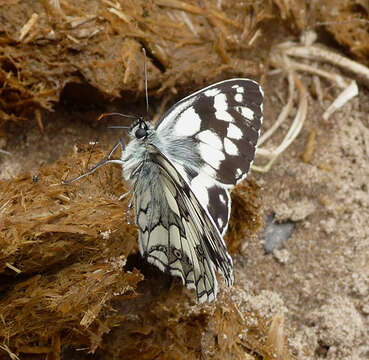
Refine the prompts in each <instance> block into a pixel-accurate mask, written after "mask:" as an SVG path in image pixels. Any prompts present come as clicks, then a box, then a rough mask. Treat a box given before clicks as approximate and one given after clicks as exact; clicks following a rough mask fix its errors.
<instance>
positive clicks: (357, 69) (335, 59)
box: [284, 44, 369, 85]
mask: <svg viewBox="0 0 369 360" xmlns="http://www.w3.org/2000/svg"><path fill="white" fill-rule="evenodd" d="M284 53H285V54H287V55H290V56H296V57H303V58H307V59H314V60H319V61H323V62H327V63H330V64H333V65H335V66H339V67H340V68H342V69H344V70H346V71H349V72H350V73H354V74H355V75H357V76H358V77H359V78H361V79H362V80H363V81H364V82H365V83H366V84H367V85H369V69H368V68H367V67H366V66H364V65H362V64H360V63H358V62H356V61H353V60H350V59H348V58H346V57H344V56H342V55H339V54H337V53H336V52H333V51H330V50H328V49H325V48H322V47H321V46H318V45H311V46H302V45H297V44H295V45H294V46H291V45H290V46H288V47H286V48H285V49H284Z"/></svg>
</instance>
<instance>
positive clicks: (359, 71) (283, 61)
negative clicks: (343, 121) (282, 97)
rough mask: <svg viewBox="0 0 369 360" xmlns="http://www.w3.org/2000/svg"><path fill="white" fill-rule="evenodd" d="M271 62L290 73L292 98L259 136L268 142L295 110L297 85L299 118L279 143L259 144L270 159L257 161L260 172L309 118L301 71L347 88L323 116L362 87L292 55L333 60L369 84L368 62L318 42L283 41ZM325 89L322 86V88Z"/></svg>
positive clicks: (289, 94) (334, 63)
mask: <svg viewBox="0 0 369 360" xmlns="http://www.w3.org/2000/svg"><path fill="white" fill-rule="evenodd" d="M272 55H273V56H272V58H271V64H272V65H273V66H274V67H275V68H276V70H277V71H282V72H284V73H285V74H286V75H287V79H288V84H289V91H288V101H287V104H286V105H285V106H284V107H283V109H282V111H281V113H280V114H279V116H278V118H277V120H276V121H275V122H274V124H273V125H272V126H271V127H270V129H268V130H267V131H266V132H265V133H264V134H263V135H262V136H261V137H260V140H259V144H258V145H259V146H260V145H262V144H264V143H265V141H267V140H268V139H270V138H271V137H272V136H273V134H274V133H275V132H276V130H277V129H279V128H280V127H281V125H282V124H283V123H284V122H285V120H286V119H287V118H288V116H289V115H290V113H291V110H292V105H293V99H294V97H295V88H297V90H298V92H297V96H298V102H299V103H298V110H297V113H296V115H295V118H294V120H293V122H292V124H291V126H290V128H289V130H288V132H287V134H286V136H285V137H284V139H283V140H282V142H281V143H280V145H279V146H277V147H271V148H262V147H261V148H258V149H257V151H256V153H257V154H258V155H260V156H263V157H265V158H267V159H269V162H268V163H267V164H266V165H265V166H256V165H253V166H252V168H253V170H255V171H259V172H267V171H268V170H269V169H270V168H271V167H272V165H273V163H274V162H275V160H276V159H277V158H278V156H279V155H280V154H282V153H283V152H284V151H285V150H286V149H287V147H288V146H289V145H291V143H292V142H293V141H294V140H295V139H296V137H297V136H298V134H299V133H300V131H301V129H302V126H303V124H304V122H305V119H306V116H307V107H308V102H307V90H306V88H305V86H304V85H303V83H302V82H301V80H300V77H299V76H298V74H297V72H299V71H304V72H308V73H311V74H314V76H316V79H315V83H317V81H318V79H319V78H317V77H318V76H319V77H323V78H325V79H327V80H329V81H331V82H333V83H334V84H335V85H337V86H338V87H339V88H341V89H343V91H342V92H341V93H340V95H339V96H338V97H337V98H336V99H335V100H334V101H333V103H332V104H331V105H330V106H329V107H328V109H327V110H326V111H325V112H324V114H323V119H324V120H327V119H328V118H329V116H330V115H332V114H333V112H334V111H336V110H337V109H339V108H341V107H342V106H343V105H344V104H345V103H346V102H348V101H349V100H350V99H352V98H353V97H355V96H356V95H357V94H358V87H357V84H356V82H355V81H350V80H348V79H346V78H344V77H343V76H341V75H339V74H336V73H333V72H330V71H326V70H322V69H320V68H318V67H317V65H314V64H303V63H299V62H297V61H296V60H294V59H291V56H292V57H303V58H308V59H313V60H316V61H324V62H328V63H331V64H333V65H336V66H340V67H341V68H343V69H345V70H347V71H350V72H353V73H355V74H356V75H357V76H358V77H360V78H361V79H364V80H365V82H367V83H368V84H369V69H368V68H366V67H365V66H363V65H361V64H359V63H356V62H355V61H352V60H349V59H347V58H345V57H343V56H341V55H338V54H336V53H334V52H332V51H329V50H327V49H324V48H322V47H320V46H318V45H308V46H304V45H298V44H296V43H291V42H287V43H283V44H280V45H278V46H277V47H276V48H275V49H274V51H273V52H272ZM320 91H321V90H320Z"/></svg>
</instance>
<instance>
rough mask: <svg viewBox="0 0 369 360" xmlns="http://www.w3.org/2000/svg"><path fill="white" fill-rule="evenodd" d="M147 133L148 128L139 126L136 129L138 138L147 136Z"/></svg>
mask: <svg viewBox="0 0 369 360" xmlns="http://www.w3.org/2000/svg"><path fill="white" fill-rule="evenodd" d="M146 135H147V131H146V129H143V128H138V129H137V130H136V133H135V136H136V138H137V139H142V138H143V137H145V136H146Z"/></svg>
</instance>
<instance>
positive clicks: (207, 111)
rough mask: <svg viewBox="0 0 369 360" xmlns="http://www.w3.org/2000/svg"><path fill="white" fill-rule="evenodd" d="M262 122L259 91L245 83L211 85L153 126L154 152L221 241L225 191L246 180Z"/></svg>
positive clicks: (227, 211)
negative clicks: (205, 214) (178, 177)
mask: <svg viewBox="0 0 369 360" xmlns="http://www.w3.org/2000/svg"><path fill="white" fill-rule="evenodd" d="M262 121H263V91H262V89H261V87H260V86H259V85H258V83H257V82H255V81H253V80H250V79H230V80H225V81H222V82H220V83H216V84H213V85H211V86H208V87H207V88H204V89H202V90H200V91H197V92H195V93H194V94H192V95H190V96H188V97H186V98H184V99H182V100H181V101H179V102H178V103H176V104H175V105H174V106H173V107H172V108H171V109H169V110H168V111H167V113H166V114H165V115H164V116H163V117H162V118H161V120H160V121H159V123H158V125H157V127H156V131H157V134H158V137H159V139H160V142H161V144H160V145H158V148H160V149H161V151H163V152H164V153H165V154H166V156H167V157H168V159H169V160H170V161H172V162H173V163H174V164H175V165H176V168H177V170H178V171H179V172H180V173H181V175H182V176H183V177H184V178H185V179H186V180H187V182H188V183H189V185H190V187H191V189H192V190H193V192H194V193H195V195H196V196H197V198H198V199H199V201H200V202H201V204H202V205H203V206H204V207H205V208H207V209H208V211H209V213H210V215H211V216H212V218H213V219H214V222H215V224H216V225H217V227H218V229H219V231H220V232H221V234H222V235H224V234H225V232H226V230H227V225H228V221H229V216H230V209H231V201H230V197H229V193H228V191H227V189H228V188H231V187H233V186H234V185H235V184H237V183H238V182H240V181H241V180H243V179H245V178H246V175H247V173H248V171H249V169H250V167H251V165H252V162H253V159H254V155H255V150H256V145H257V141H258V138H259V135H260V129H261V124H262Z"/></svg>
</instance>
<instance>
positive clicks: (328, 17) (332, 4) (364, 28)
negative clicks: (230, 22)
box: [273, 0, 369, 65]
mask: <svg viewBox="0 0 369 360" xmlns="http://www.w3.org/2000/svg"><path fill="white" fill-rule="evenodd" d="M273 2H274V3H275V4H276V5H277V7H278V9H279V11H280V17H281V18H282V19H283V20H284V21H286V24H287V25H288V26H289V27H291V28H293V29H294V30H297V31H298V32H299V33H303V32H304V31H307V30H318V29H319V30H320V29H325V31H327V32H328V33H330V34H331V35H333V37H334V38H335V39H336V41H337V42H338V43H339V44H340V45H342V46H344V47H346V48H347V49H348V50H349V51H350V52H351V53H352V54H354V55H355V56H356V57H357V58H358V59H359V60H360V61H361V62H362V63H365V64H366V65H368V64H369V60H368V59H369V3H368V2H367V1H365V0H342V1H336V0H323V1H306V0H298V1H287V0H273Z"/></svg>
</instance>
